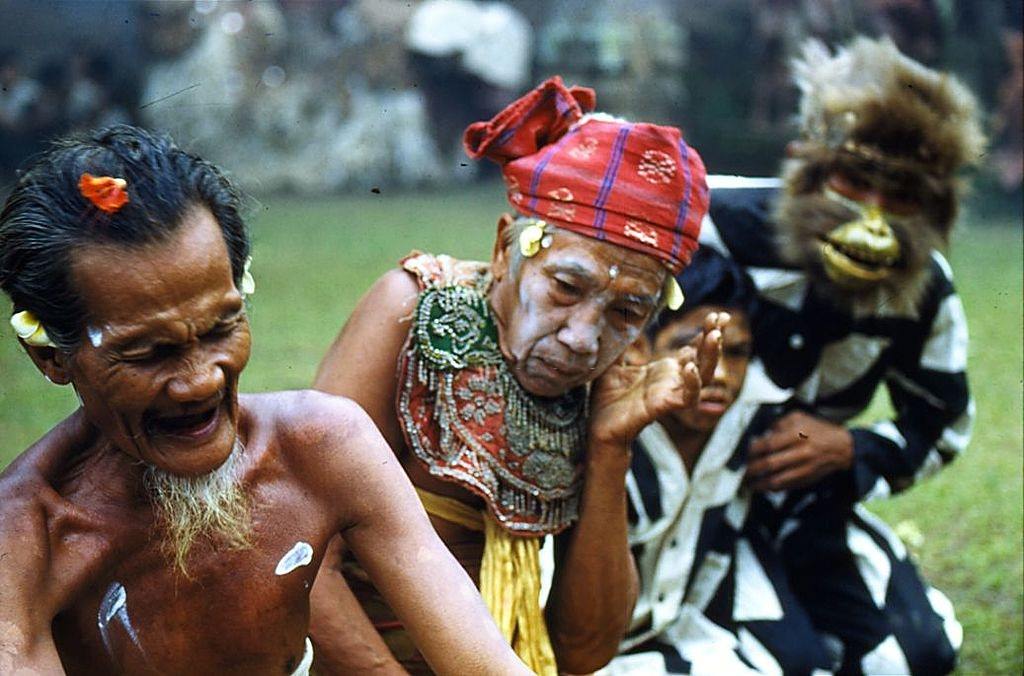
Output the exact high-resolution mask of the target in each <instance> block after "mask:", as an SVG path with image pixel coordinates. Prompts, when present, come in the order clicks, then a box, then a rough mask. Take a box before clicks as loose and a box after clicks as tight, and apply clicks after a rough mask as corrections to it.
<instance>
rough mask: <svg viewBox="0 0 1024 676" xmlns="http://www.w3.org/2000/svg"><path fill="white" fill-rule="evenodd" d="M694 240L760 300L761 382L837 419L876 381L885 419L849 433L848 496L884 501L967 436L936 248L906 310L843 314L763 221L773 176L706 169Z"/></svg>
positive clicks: (948, 280)
mask: <svg viewBox="0 0 1024 676" xmlns="http://www.w3.org/2000/svg"><path fill="white" fill-rule="evenodd" d="M708 184H709V186H710V187H711V209H710V211H709V213H708V216H707V218H705V220H704V223H703V224H702V226H701V237H700V241H701V244H702V245H704V246H710V247H713V248H715V249H717V250H718V251H719V252H721V253H723V254H726V255H729V256H732V257H733V259H734V260H736V261H737V262H738V263H740V264H741V265H743V266H744V267H745V268H746V269H747V271H748V272H749V273H750V275H751V277H752V278H753V280H754V283H755V285H756V286H757V289H758V294H759V300H760V308H759V311H758V316H757V318H756V320H755V323H754V330H753V333H754V351H755V353H757V354H759V355H761V357H762V358H763V359H764V362H765V368H766V371H767V373H768V375H769V376H770V377H771V379H772V380H773V381H774V382H775V383H776V384H777V385H779V386H780V387H787V388H793V389H794V392H795V398H796V400H797V401H798V402H799V403H800V404H802V407H804V408H807V409H808V410H809V411H811V412H813V413H815V414H817V415H820V416H822V417H824V418H826V419H829V420H831V421H833V422H837V423H843V422H846V421H847V420H849V419H850V418H853V417H854V416H856V415H857V414H859V413H861V412H862V411H864V409H866V408H867V406H868V405H869V404H870V402H871V399H872V397H873V396H874V394H875V391H876V390H877V389H878V386H879V385H880V384H882V383H884V384H885V386H886V388H887V390H888V392H889V396H890V399H891V401H892V405H893V408H894V409H895V411H896V416H895V418H894V419H893V420H885V421H880V422H876V423H874V424H872V425H869V426H866V427H858V428H854V429H853V430H852V432H853V438H854V464H853V468H852V469H851V470H850V472H849V479H850V481H849V482H848V486H849V490H850V491H851V494H850V497H851V500H852V501H859V500H864V499H870V498H876V497H884V496H887V495H890V494H892V493H896V492H898V491H901V490H903V489H905V488H907V487H908V486H910V485H911V484H913V483H914V482H915V481H917V480H919V479H921V478H924V477H926V476H929V475H931V474H933V473H935V472H936V471H937V470H938V469H940V468H942V467H943V466H945V465H946V464H948V463H949V462H950V461H951V460H952V459H953V458H954V457H956V456H957V455H958V454H959V453H961V452H962V451H963V450H964V449H965V448H966V446H967V443H968V441H969V440H970V434H971V427H972V423H973V420H974V404H973V401H972V400H971V397H970V394H969V391H968V387H967V375H966V367H967V321H966V318H965V316H964V310H963V305H962V304H961V302H960V298H959V296H957V294H956V292H955V290H954V288H953V274H952V271H951V270H950V267H949V264H948V263H947V262H946V259H945V258H944V257H943V256H942V254H940V253H938V252H933V253H932V260H931V269H930V272H929V274H930V276H931V279H930V280H929V282H928V286H927V290H926V292H925V294H924V296H923V298H922V299H921V301H920V302H918V303H917V304H916V305H915V306H913V307H909V306H901V305H900V304H899V303H898V302H895V301H892V300H891V299H888V298H884V297H882V296H881V294H879V297H878V298H877V299H876V300H875V301H874V302H872V303H868V304H864V305H860V306H859V307H858V308H856V309H854V310H844V309H842V308H839V307H837V306H835V305H834V304H832V303H830V302H828V301H827V300H823V299H821V298H820V297H819V296H817V295H815V294H813V293H810V289H809V284H808V277H807V275H806V274H805V273H804V272H803V271H802V270H800V269H798V268H794V267H793V266H791V265H788V264H786V263H784V262H783V261H782V260H781V259H780V256H779V251H778V247H777V244H776V231H775V227H774V226H773V224H772V222H771V214H772V209H773V203H774V201H775V199H776V198H777V196H778V195H779V191H780V187H781V183H780V182H779V181H778V180H777V179H748V178H742V177H730V176H712V177H709V179H708Z"/></svg>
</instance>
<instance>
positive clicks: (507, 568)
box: [416, 488, 558, 676]
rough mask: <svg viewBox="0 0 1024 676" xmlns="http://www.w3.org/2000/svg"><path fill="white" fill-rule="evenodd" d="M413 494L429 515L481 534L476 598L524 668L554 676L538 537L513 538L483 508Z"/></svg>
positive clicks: (555, 670)
mask: <svg viewBox="0 0 1024 676" xmlns="http://www.w3.org/2000/svg"><path fill="white" fill-rule="evenodd" d="M416 492H417V493H418V494H419V496H420V501H421V502H422V503H423V507H424V508H425V509H426V510H427V513H428V514H433V515H434V516H436V517H438V518H440V519H444V520H445V521H451V522H452V523H454V524H457V525H459V526H462V527H464V528H469V529H470V530H475V531H483V533H484V558H483V561H481V562H480V595H481V596H483V597H484V603H486V604H487V608H488V609H489V610H490V611H491V615H493V616H494V621H495V622H496V623H497V624H498V628H499V629H501V633H502V634H504V636H505V639H506V640H507V641H508V642H509V644H510V645H511V646H512V649H513V650H515V651H516V654H517V655H519V657H520V659H522V660H523V662H525V663H526V666H528V667H529V668H530V669H532V670H533V671H534V672H535V673H537V674H540V675H541V676H556V675H557V674H558V668H557V667H556V666H555V653H554V651H553V650H552V648H551V639H550V638H549V637H548V628H547V625H546V624H545V622H544V613H543V612H542V611H541V608H540V541H541V538H539V537H513V536H511V535H509V533H508V531H506V530H505V529H503V528H502V527H501V526H499V525H498V523H497V522H496V521H495V520H494V517H492V516H491V515H490V514H489V513H488V512H487V511H486V510H485V511H478V510H475V509H473V508H472V507H469V506H468V505H465V504H463V503H461V502H459V501H458V500H455V499H453V498H449V497H445V496H443V495H438V494H436V493H429V492H427V491H424V490H422V489H419V488H417V489H416Z"/></svg>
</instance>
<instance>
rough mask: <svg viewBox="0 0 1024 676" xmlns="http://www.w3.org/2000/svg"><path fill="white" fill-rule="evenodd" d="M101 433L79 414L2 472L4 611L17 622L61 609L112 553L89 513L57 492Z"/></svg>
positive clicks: (0, 585)
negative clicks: (62, 601)
mask: <svg viewBox="0 0 1024 676" xmlns="http://www.w3.org/2000/svg"><path fill="white" fill-rule="evenodd" d="M95 433H96V432H95V428H93V427H92V426H91V425H90V424H89V423H88V422H87V421H86V420H85V416H84V415H83V414H82V412H81V411H78V412H76V413H74V414H72V415H71V416H69V417H68V418H66V419H65V420H64V421H62V422H61V423H59V424H58V425H57V426H55V427H54V428H53V429H52V430H50V431H49V432H48V433H47V434H45V435H44V436H43V437H42V438H41V439H39V441H37V442H36V443H34V444H32V446H30V447H29V448H28V449H26V450H25V452H24V453H22V454H21V455H19V456H18V457H17V458H15V460H14V461H13V462H12V463H11V464H10V465H9V466H8V467H7V469H6V470H4V472H3V473H2V474H0V608H3V607H4V606H7V609H8V610H9V611H10V613H13V614H14V615H19V614H21V615H22V617H21V619H19V620H17V621H19V622H20V621H23V620H24V617H25V616H26V615H36V614H37V613H42V614H43V615H45V613H46V612H48V611H50V610H53V608H55V607H57V606H58V605H59V603H60V601H61V600H63V598H65V597H66V596H68V595H70V594H72V593H73V591H74V590H75V589H76V588H77V587H78V586H79V584H80V583H81V581H82V580H84V579H86V578H87V577H88V575H89V574H91V571H94V570H95V569H96V567H98V566H99V565H101V562H102V560H103V557H104V556H105V555H106V554H107V553H108V547H106V546H105V544H104V543H103V542H102V541H101V539H100V537H99V536H97V533H96V529H95V527H94V526H95V524H94V522H93V521H92V519H91V518H90V514H89V512H88V511H87V510H85V509H83V508H81V507H80V506H78V505H74V504H71V503H70V502H69V501H68V500H66V499H65V498H64V497H63V496H61V494H60V493H59V492H58V485H59V484H60V482H61V481H62V480H63V479H64V477H65V476H66V474H67V473H68V472H69V471H70V468H71V467H73V466H74V464H75V463H76V462H77V461H78V460H79V458H80V456H81V455H82V453H83V452H85V451H86V449H87V448H88V446H89V445H90V444H91V443H92V440H93V438H94V435H95ZM50 606H53V607H50ZM3 616H6V615H3V614H0V617H3ZM46 621H47V622H49V618H48V617H47V618H46Z"/></svg>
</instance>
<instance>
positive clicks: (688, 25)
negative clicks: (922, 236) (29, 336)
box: [0, 0, 1024, 200]
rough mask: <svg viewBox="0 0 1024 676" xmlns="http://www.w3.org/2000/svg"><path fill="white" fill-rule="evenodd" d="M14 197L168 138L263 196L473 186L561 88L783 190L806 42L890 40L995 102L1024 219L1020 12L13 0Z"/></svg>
mask: <svg viewBox="0 0 1024 676" xmlns="http://www.w3.org/2000/svg"><path fill="white" fill-rule="evenodd" d="M0 8H2V9H3V17H4V19H3V21H2V22H0V181H2V182H3V184H8V183H9V181H10V180H12V178H13V176H14V173H15V172H16V170H17V167H19V166H20V165H21V164H22V163H23V162H24V161H25V160H26V158H28V157H30V156H31V155H32V154H33V153H35V152H38V150H39V149H40V148H41V147H42V146H43V144H44V143H45V142H46V140H47V139H50V138H52V137H53V136H55V135H57V134H60V133H63V132H67V131H71V130H76V129H86V128H92V127H97V126H102V125H106V124H110V123H114V122H131V123H137V124H142V125H145V126H148V127H152V128H158V129H163V130H166V131H169V132H171V133H172V135H174V137H175V138H176V139H177V140H178V141H179V143H181V144H182V145H184V146H186V147H189V148H191V149H193V150H195V151H196V152H199V153H200V154H202V155H204V156H206V157H207V158H209V159H211V160H213V161H215V162H217V163H219V164H222V165H223V166H225V167H226V168H227V169H229V170H230V171H231V172H232V174H233V175H234V176H235V177H236V178H237V179H238V180H239V181H240V182H241V183H242V186H243V187H244V188H246V189H247V190H250V191H257V192H260V193H267V192H282V191H284V192H294V193H301V194H318V193H325V192H339V191H350V190H356V189H367V188H372V187H380V186H388V187H396V186H402V187H404V186H424V185H443V184H452V183H456V182H460V181H469V180H473V179H474V178H476V177H478V176H479V175H480V174H482V173H483V174H486V173H487V171H488V169H487V168H486V167H481V166H479V165H477V164H475V163H472V162H469V161H468V160H466V158H465V156H464V154H463V153H462V151H461V132H462V129H463V128H464V127H465V126H466V125H467V124H468V123H469V122H472V121H475V120H478V119H485V118H487V117H489V116H491V115H492V114H494V113H495V112H496V111H497V110H499V109H500V108H501V107H502V106H503V105H504V104H505V103H507V102H508V101H510V100H511V99H512V98H513V97H515V96H517V95H518V94H520V93H521V92H522V91H525V90H526V89H528V88H530V87H531V86H532V85H533V84H535V83H536V82H539V81H540V80H541V79H542V78H544V77H546V76H548V75H550V74H554V73H559V74H561V75H563V77H564V78H565V79H566V81H568V82H570V83H579V84H585V85H588V86H592V87H594V88H595V89H596V90H597V92H598V107H599V109H601V110H604V111H607V112H610V113H614V114H618V115H623V116H626V117H629V118H632V119H642V120H645V121H653V122H659V123H664V124H674V125H677V126H680V127H682V128H683V129H684V130H685V132H686V134H687V137H688V139H689V140H690V141H691V143H692V144H693V145H695V146H696V147H697V148H699V149H700V151H701V153H702V154H703V156H704V158H705V161H706V163H707V164H708V167H709V169H710V170H711V171H712V172H715V173H741V174H756V175H772V174H774V173H776V171H777V169H778V164H779V160H780V158H781V157H782V154H783V150H784V147H785V144H786V142H787V140H789V139H790V138H791V137H792V135H793V133H794V128H793V126H792V116H793V114H794V112H795V109H796V90H795V88H794V87H793V86H792V84H791V82H790V79H789V60H790V59H791V58H792V56H793V55H794V54H795V53H796V52H797V50H798V49H799V46H800V45H801V44H802V43H803V41H804V40H805V39H806V38H809V37H816V38H820V39H821V40H823V41H825V42H826V43H828V44H832V45H834V44H837V43H839V42H843V41H845V40H848V39H850V38H851V37H853V36H854V35H856V34H860V33H864V34H869V35H882V34H885V35H889V36H891V37H892V39H893V40H894V41H895V43H896V44H897V46H898V47H899V48H900V49H901V50H902V51H903V52H905V53H906V54H908V55H910V56H912V57H913V58H915V59H918V60H919V61H921V62H923V63H925V64H927V65H930V66H935V67H940V68H944V69H948V70H950V71H952V72H954V73H955V74H957V75H958V76H959V77H960V78H962V79H963V80H964V81H965V82H966V83H967V84H968V85H969V86H970V87H971V88H972V89H973V90H974V91H975V92H976V94H977V95H978V97H979V99H980V101H981V103H982V105H983V107H984V110H985V112H986V116H987V121H988V131H989V133H990V135H991V138H992V146H991V148H990V154H989V156H988V158H987V161H986V162H985V163H984V167H983V169H982V172H981V175H980V176H979V177H978V182H979V183H980V184H981V189H982V190H985V191H988V192H992V193H993V194H998V195H1003V196H1006V197H1007V199H1012V200H1019V198H1020V195H1021V179H1022V174H1024V166H1022V157H1024V148H1022V128H1021V125H1022V119H1024V112H1022V108H1021V106H1022V98H1024V96H1022V38H1021V23H1022V19H1021V10H1022V3H1021V0H716V1H715V2H707V1H706V0H562V1H559V2H548V1H546V0H508V1H506V2H475V1H473V0H418V1H405V0H319V1H311V0H249V1H245V0H237V1H235V0H221V1H217V0H194V1H192V0H183V1H180V2H175V1H171V0H167V1H160V2H154V1H142V0H139V1H137V2H128V1H124V0H111V1H107V0H80V1H78V2H73V1H70V0H64V1H44V0H35V1H32V0H6V1H0Z"/></svg>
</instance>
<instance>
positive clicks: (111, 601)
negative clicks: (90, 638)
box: [96, 582, 146, 657]
mask: <svg viewBox="0 0 1024 676" xmlns="http://www.w3.org/2000/svg"><path fill="white" fill-rule="evenodd" d="M115 621H116V622H120V623H121V626H122V627H123V628H124V631H125V633H127V634H128V638H129V639H131V642H132V644H133V645H134V646H135V647H136V648H137V649H138V650H139V652H140V653H142V655H143V656H145V654H146V652H145V651H144V650H143V649H142V645H141V644H140V643H139V637H138V634H136V633H135V628H134V627H133V626H132V621H131V618H130V617H128V592H126V591H125V589H124V585H122V584H121V583H120V582H114V583H112V584H111V585H110V587H109V588H107V593H106V594H104V595H103V600H102V601H100V609H99V611H98V612H97V614H96V627H97V628H98V629H99V631H100V637H101V638H102V639H103V645H104V647H105V648H106V649H107V654H108V655H110V656H111V657H114V653H113V649H112V648H111V645H110V628H111V626H112V624H113V623H114V622H115Z"/></svg>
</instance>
